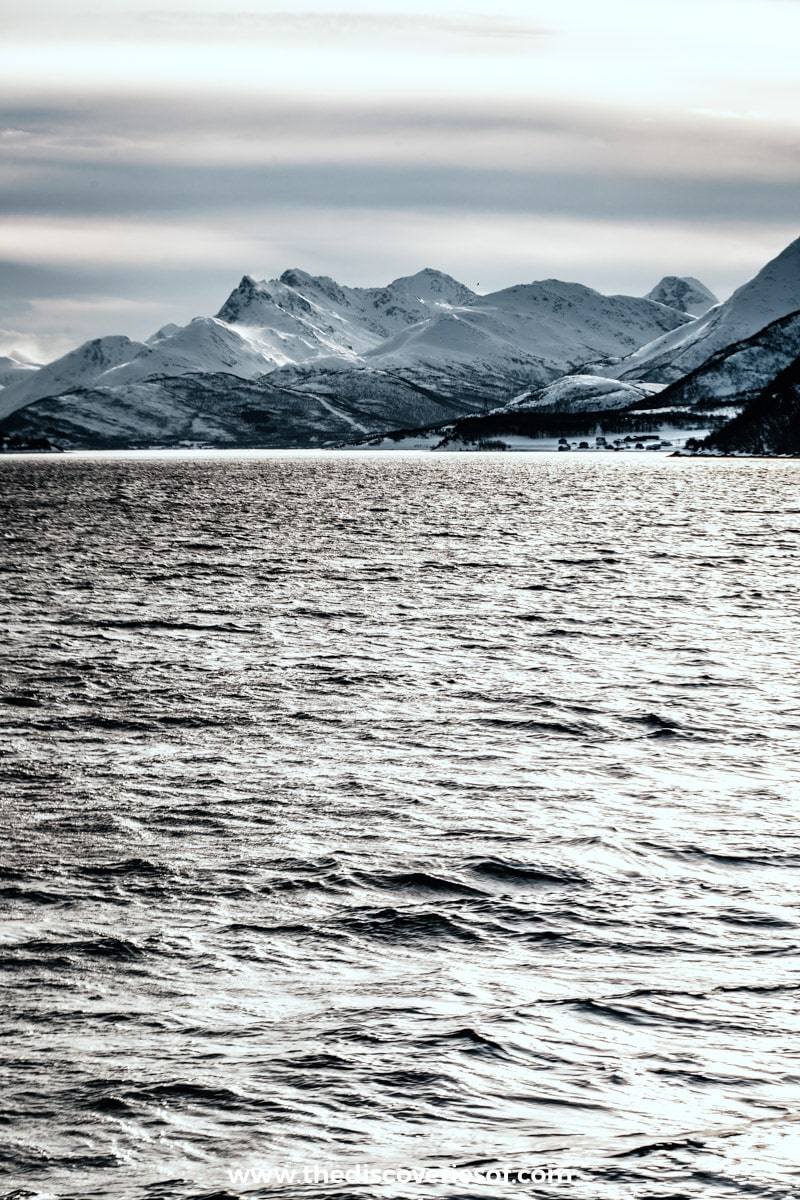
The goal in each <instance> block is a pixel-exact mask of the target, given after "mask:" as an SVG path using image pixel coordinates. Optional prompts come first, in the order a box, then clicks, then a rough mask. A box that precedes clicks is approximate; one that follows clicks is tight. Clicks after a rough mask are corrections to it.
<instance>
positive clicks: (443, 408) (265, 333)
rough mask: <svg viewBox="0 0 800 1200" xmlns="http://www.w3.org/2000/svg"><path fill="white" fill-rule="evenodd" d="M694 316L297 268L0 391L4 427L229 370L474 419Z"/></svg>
mask: <svg viewBox="0 0 800 1200" xmlns="http://www.w3.org/2000/svg"><path fill="white" fill-rule="evenodd" d="M686 319H687V318H686V317H685V316H684V315H683V314H680V313H678V312H676V311H675V310H674V309H670V308H667V307H665V306H663V305H660V304H656V303H653V302H652V301H649V300H644V299H640V298H636V297H628V296H602V295H601V294H600V293H599V292H595V291H593V290H592V289H591V288H583V287H581V286H580V285H579V284H563V283H559V282H558V281H554V280H549V281H546V282H545V283H539V284H530V285H522V286H520V287H516V288H507V289H505V290H504V291H502V292H497V293H494V294H493V295H491V296H481V297H479V296H476V295H475V293H474V292H472V291H470V289H469V288H467V287H465V285H464V284H461V283H459V282H458V281H457V280H455V279H453V278H451V277H450V276H449V275H445V274H443V273H442V272H439V271H434V270H431V269H429V268H428V269H425V270H423V271H420V272H419V273H418V274H416V275H411V276H406V277H402V278H400V279H396V280H394V282H393V283H391V284H389V285H388V286H386V287H382V288H344V287H341V286H340V285H339V284H337V283H336V282H335V281H334V280H332V279H329V278H327V277H325V276H311V275H308V274H307V273H305V272H303V271H299V270H291V271H286V272H284V274H283V275H282V276H281V277H280V279H273V280H265V281H263V282H261V283H256V282H255V280H253V279H252V278H251V277H250V276H245V277H244V279H242V281H241V282H240V283H239V285H238V286H237V287H236V288H235V289H234V291H233V292H232V293H231V295H230V296H229V297H228V299H227V300H226V302H225V303H224V304H223V306H222V308H221V309H220V310H219V313H218V315H217V316H216V317H197V318H195V320H193V321H190V322H189V324H188V325H185V326H175V325H168V326H165V327H164V328H163V329H161V330H159V331H158V332H157V333H156V334H154V335H153V336H152V337H150V338H149V339H148V340H147V342H132V341H130V340H129V339H128V338H125V337H104V338H99V339H97V340H95V341H92V342H87V343H86V344H85V345H83V346H81V347H78V349H77V350H73V351H71V352H70V353H69V354H67V355H65V356H64V357H63V358H61V359H58V360H56V362H53V363H50V364H48V366H46V367H43V368H41V370H39V371H38V372H35V374H33V375H32V376H31V377H30V379H17V380H15V381H14V382H12V383H10V384H9V386H8V387H6V388H5V389H4V390H3V391H2V392H0V418H2V417H4V416H7V415H8V414H10V413H12V412H13V411H14V410H15V409H17V408H21V407H23V406H25V405H28V404H31V403H33V402H36V401H39V400H42V399H44V398H48V397H54V396H61V395H65V394H67V393H69V394H70V395H74V394H75V393H76V391H79V390H84V391H85V390H87V389H89V390H92V391H93V392H94V393H95V400H96V402H99V401H98V397H99V396H100V394H101V393H103V391H104V390H105V391H107V392H108V394H109V401H111V399H112V393H113V399H114V403H115V404H117V403H118V400H119V397H117V395H116V393H117V391H118V389H120V388H123V387H127V386H130V385H132V384H135V383H136V384H140V383H141V384H144V383H146V382H147V384H148V386H150V388H151V390H153V391H154V392H156V393H157V392H159V390H160V389H162V390H163V386H164V384H163V381H164V380H165V379H175V378H180V377H182V376H185V375H215V376H219V375H230V376H233V377H236V378H238V379H244V380H255V379H259V378H262V377H264V378H268V379H269V384H270V386H271V387H272V388H277V389H279V390H284V391H285V390H287V389H288V390H299V391H301V392H303V393H304V394H307V395H310V396H314V397H317V398H319V399H321V400H323V401H325V402H328V403H334V404H337V403H344V404H345V407H347V405H348V404H351V403H352V404H355V407H356V408H357V409H358V410H359V412H362V413H363V412H364V410H365V402H366V399H367V398H368V397H370V398H371V401H373V402H374V403H373V404H372V407H374V408H375V409H376V410H378V411H380V413H381V414H382V416H381V419H382V417H383V416H385V415H386V409H387V406H388V407H389V409H390V410H391V412H392V418H391V420H392V423H393V424H403V423H406V422H410V421H413V420H415V419H417V418H418V416H419V411H420V408H421V407H422V408H425V406H426V405H425V404H423V403H422V401H421V397H424V398H426V404H427V406H428V408H429V409H430V407H431V404H432V405H433V407H434V408H436V414H435V416H434V414H433V413H432V412H431V413H430V414H429V415H431V418H432V419H435V417H441V416H446V415H463V414H465V413H468V412H472V411H475V410H476V409H482V408H486V407H488V406H489V405H490V404H491V403H493V402H494V403H496V402H498V401H503V400H505V399H506V398H507V397H508V396H509V395H510V394H513V392H515V391H519V389H520V387H521V386H524V385H525V384H526V383H530V382H531V381H534V382H537V383H544V382H547V381H549V380H551V379H553V378H555V377H557V376H558V375H560V374H562V373H563V372H564V371H565V370H568V369H570V368H571V367H574V366H575V365H577V364H579V363H580V362H582V361H583V360H584V359H585V358H586V357H587V356H589V355H616V356H619V355H621V354H624V353H625V352H626V351H628V350H630V349H632V348H633V347H635V346H637V345H639V344H640V343H641V342H642V341H645V340H648V339H650V338H652V337H653V336H654V335H655V334H657V333H660V332H662V331H664V330H668V329H674V328H675V327H676V326H679V325H680V324H682V323H683V322H685V321H686ZM142 394H143V393H142V392H141V391H138V392H137V395H139V397H140V399H141V397H142ZM401 397H402V400H401ZM154 402H155V400H154ZM369 408H370V403H366V409H367V410H369ZM374 417H375V419H376V420H377V419H378V414H377V411H376V413H375V414H374ZM114 419H115V418H113V419H112V422H111V424H112V425H113V420H114ZM356 419H357V420H358V419H360V418H356Z"/></svg>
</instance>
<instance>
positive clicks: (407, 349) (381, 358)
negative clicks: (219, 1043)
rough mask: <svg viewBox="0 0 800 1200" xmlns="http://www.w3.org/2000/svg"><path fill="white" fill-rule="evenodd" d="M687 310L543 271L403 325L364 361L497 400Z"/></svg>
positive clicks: (630, 342) (453, 391) (672, 324)
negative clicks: (543, 275)
mask: <svg viewBox="0 0 800 1200" xmlns="http://www.w3.org/2000/svg"><path fill="white" fill-rule="evenodd" d="M686 321H687V318H686V317H685V316H684V315H683V314H680V313H677V312H676V311H675V310H674V309H670V308H666V307H665V306H663V305H660V304H655V303H653V302H652V301H650V300H644V299H640V298H638V297H633V296H604V295H602V294H601V293H600V292H596V291H594V290H593V289H592V288H588V287H583V286H582V285H581V284H578V283H562V282H561V281H560V280H556V279H548V280H544V281H542V282H539V283H532V284H520V285H518V286H516V287H511V288H504V289H503V290H502V291H499V292H493V293H491V294H490V295H488V296H479V297H476V298H475V299H474V300H473V301H472V302H471V303H470V304H468V305H463V306H460V307H454V308H452V309H451V310H450V311H449V312H443V313H440V314H439V315H438V316H435V317H433V318H432V319H431V320H429V321H426V322H424V323H419V324H417V325H412V326H411V327H410V328H408V329H405V330H403V332H401V333H399V334H398V335H397V336H395V337H394V338H391V339H390V340H389V341H386V342H384V343H383V344H382V345H381V346H380V347H379V348H377V349H376V350H373V351H371V352H370V353H368V354H367V355H366V356H365V358H366V361H367V362H368V363H369V364H370V365H371V366H373V367H380V368H382V369H384V370H389V371H392V372H394V373H396V374H398V375H400V376H401V377H402V378H403V379H406V380H412V381H414V382H415V383H418V384H422V385H424V386H426V387H430V388H432V389H434V390H435V391H437V392H438V393H440V394H444V395H450V396H455V395H461V396H464V395H469V396H474V397H478V396H483V397H484V399H485V400H486V401H487V402H492V403H498V402H499V401H502V400H503V399H505V398H507V397H508V396H509V395H510V394H513V393H514V392H517V391H519V390H520V388H522V387H525V386H526V385H543V384H545V383H548V382H550V381H551V380H553V379H556V378H557V377H558V376H560V375H562V374H564V372H565V371H570V370H573V369H574V368H575V367H577V366H580V365H581V364H582V363H584V362H586V360H587V359H589V358H592V357H597V356H606V355H607V356H618V355H620V354H625V353H626V351H627V350H628V349H630V348H632V347H634V346H635V345H636V344H637V343H641V339H642V338H645V339H646V338H647V337H648V330H651V329H661V330H671V329H675V328H678V327H680V326H681V325H683V324H685V323H686Z"/></svg>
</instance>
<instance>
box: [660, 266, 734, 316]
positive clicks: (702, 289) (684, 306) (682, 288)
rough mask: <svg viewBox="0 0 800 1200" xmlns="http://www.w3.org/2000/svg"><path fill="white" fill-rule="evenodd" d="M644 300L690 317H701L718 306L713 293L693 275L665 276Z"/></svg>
mask: <svg viewBox="0 0 800 1200" xmlns="http://www.w3.org/2000/svg"><path fill="white" fill-rule="evenodd" d="M645 299H647V300H655V301H656V303H657V304H666V305H667V306H668V307H669V308H677V309H678V311H679V312H685V313H688V315H689V316H690V317H702V315H703V313H705V312H708V310H709V309H710V308H713V307H714V305H715V304H719V300H718V299H717V297H716V296H715V295H714V293H713V292H712V291H709V289H708V288H707V287H706V285H705V284H704V283H701V282H700V280H699V279H695V277H694V276H693V275H665V276H664V278H663V279H662V280H660V281H659V282H658V283H657V284H656V286H655V287H654V288H653V289H652V291H650V292H648V293H647V296H646V297H645Z"/></svg>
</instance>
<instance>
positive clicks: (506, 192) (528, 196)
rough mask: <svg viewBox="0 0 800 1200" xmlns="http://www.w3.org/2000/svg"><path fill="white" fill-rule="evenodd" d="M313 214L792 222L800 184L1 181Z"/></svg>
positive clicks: (52, 168)
mask: <svg viewBox="0 0 800 1200" xmlns="http://www.w3.org/2000/svg"><path fill="white" fill-rule="evenodd" d="M297 206H306V207H313V208H320V207H327V208H331V209H341V208H368V209H369V208H371V209H378V210H380V209H386V210H396V209H407V210H427V209H447V210H453V211H458V212H466V211H474V212H485V213H489V212H495V213H540V214H551V215H552V214H559V215H562V216H579V217H586V218H593V219H603V218H606V219H611V220H621V219H624V218H631V219H639V218H651V219H692V220H696V221H714V220H742V221H747V220H757V221H779V222H783V221H787V220H791V219H793V218H794V216H795V215H796V212H797V186H796V184H795V183H794V182H793V181H777V182H769V181H761V180H755V179H751V180H732V179H730V178H726V177H721V178H716V179H697V178H670V179H666V180H665V179H662V178H652V177H648V176H647V175H638V176H637V175H634V174H629V173H621V172H618V171H609V172H605V173H603V172H597V171H591V172H581V171H576V170H569V171H557V170H537V169H536V168H535V167H532V168H527V169H522V168H520V169H519V170H516V171H503V170H485V169H481V168H475V169H468V168H456V167H445V168H439V167H435V166H423V165H418V166H414V167H394V166H385V165H379V166H375V167H370V166H365V165H361V164H358V165H349V166H339V165H336V164H328V165H313V164H312V165H303V164H301V165H277V166H266V167H264V166H252V167H246V166H245V167H243V166H231V167H227V168H225V169H224V170H220V169H219V168H215V167H204V166H186V165H183V166H173V167H170V166H165V165H161V164H155V165H141V164H127V163H97V162H96V163H93V164H92V165H91V167H90V168H87V167H86V166H84V165H80V164H79V165H72V164H64V163H61V162H53V163H50V164H48V163H45V162H40V163H39V164H37V169H36V171H35V172H32V173H30V174H29V175H28V176H27V177H26V176H23V177H21V178H20V177H12V179H11V180H9V181H8V182H5V183H0V210H1V211H3V212H5V213H6V214H7V215H8V214H15V213H16V214H20V215H22V214H27V215H31V214H39V215H47V216H54V217H65V216H69V217H101V216H102V217H127V218H131V217H133V218H135V217H139V216H146V217H153V216H170V217H174V216H175V215H180V214H184V213H185V214H192V215H193V216H198V215H202V214H205V215H209V216H211V217H212V218H213V219H217V220H219V221H221V222H223V223H224V222H226V221H229V220H236V219H239V218H240V216H241V214H242V213H245V212H247V213H252V214H257V213H259V212H261V213H263V215H264V217H265V218H266V217H267V216H268V214H269V212H270V210H271V209H277V208H286V207H297Z"/></svg>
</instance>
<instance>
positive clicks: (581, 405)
mask: <svg viewBox="0 0 800 1200" xmlns="http://www.w3.org/2000/svg"><path fill="white" fill-rule="evenodd" d="M660 391H661V385H660V384H646V383H639V384H633V383H623V382H622V381H621V380H619V379H604V378H603V377H602V376H599V375H564V376H563V377H562V378H561V379H557V380H556V381H555V383H550V384H548V385H547V387H543V388H538V389H537V390H536V391H533V392H527V393H525V394H523V395H522V396H518V397H517V398H516V399H514V400H512V401H511V403H510V404H507V405H506V406H505V408H504V409H503V411H504V412H550V413H555V412H562V413H573V412H600V411H601V410H605V409H608V410H611V409H615V408H630V407H631V406H633V405H636V404H639V403H641V402H642V401H644V400H648V399H650V397H652V396H654V395H656V394H657V393H659V392H660Z"/></svg>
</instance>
